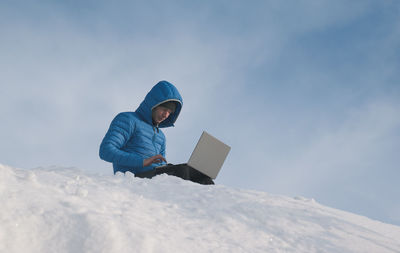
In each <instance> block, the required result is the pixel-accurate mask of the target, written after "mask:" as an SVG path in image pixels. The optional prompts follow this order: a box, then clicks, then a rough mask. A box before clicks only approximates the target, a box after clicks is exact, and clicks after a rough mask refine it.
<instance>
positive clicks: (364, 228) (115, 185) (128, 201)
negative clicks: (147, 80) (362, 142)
mask: <svg viewBox="0 0 400 253" xmlns="http://www.w3.org/2000/svg"><path fill="white" fill-rule="evenodd" d="M0 201H1V208H0V252H74V253H75V252H192V253H193V252H340V253H343V252H363V253H364V252H377V253H382V252H400V227H398V226H394V225H389V224H384V223H381V222H378V221H374V220H370V219H368V218H366V217H361V216H357V215H354V214H351V213H347V212H343V211H339V210H336V209H332V208H329V207H325V206H322V205H320V204H318V203H316V202H315V201H313V200H308V199H304V198H289V197H284V196H275V195H270V194H268V193H264V192H257V191H249V190H242V189H233V188H229V187H226V186H222V185H216V186H203V185H198V184H194V183H192V182H188V181H184V180H181V179H179V178H175V177H170V176H166V175H162V176H158V177H156V178H154V179H152V180H148V179H138V178H135V177H133V175H132V174H130V173H127V174H126V175H123V174H119V175H116V176H112V175H89V174H85V173H84V172H82V171H81V170H78V169H74V168H61V167H50V168H37V169H33V170H22V169H16V168H11V167H8V166H4V165H0Z"/></svg>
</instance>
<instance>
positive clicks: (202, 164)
mask: <svg viewBox="0 0 400 253" xmlns="http://www.w3.org/2000/svg"><path fill="white" fill-rule="evenodd" d="M230 150H231V147H229V146H228V145H226V144H225V143H223V142H222V141H220V140H218V139H217V138H215V137H214V136H212V135H210V134H209V133H207V132H206V131H204V132H203V133H202V134H201V137H200V139H199V141H198V142H197V145H196V147H195V148H194V150H193V152H192V155H191V156H190V159H189V161H188V163H187V164H188V165H189V166H190V167H192V168H194V169H196V170H198V171H200V172H201V173H203V174H206V175H207V176H209V177H211V178H212V179H215V178H216V177H217V175H218V173H219V171H220V170H221V168H222V165H223V164H224V162H225V159H226V157H227V156H228V153H229V151H230Z"/></svg>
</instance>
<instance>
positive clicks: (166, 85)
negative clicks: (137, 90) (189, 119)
mask: <svg viewBox="0 0 400 253" xmlns="http://www.w3.org/2000/svg"><path fill="white" fill-rule="evenodd" d="M167 101H175V102H176V109H175V112H174V113H172V114H171V115H169V117H168V118H167V119H166V120H164V121H163V122H161V123H160V124H159V125H158V127H160V128H163V127H171V126H174V123H175V121H176V120H177V119H178V116H179V113H180V112H181V109H182V105H183V100H182V97H181V95H180V94H179V91H178V89H177V88H176V87H175V86H174V85H173V84H172V83H170V82H167V81H161V82H158V83H157V84H156V85H155V86H154V87H153V88H152V89H151V90H150V91H149V93H147V95H146V97H145V98H144V100H143V102H142V103H141V104H140V105H139V107H138V108H137V110H136V113H138V114H139V115H140V117H141V118H142V119H143V120H144V121H145V122H147V123H149V124H150V125H153V119H152V110H153V109H154V108H155V107H157V106H158V105H160V104H162V103H165V102H167Z"/></svg>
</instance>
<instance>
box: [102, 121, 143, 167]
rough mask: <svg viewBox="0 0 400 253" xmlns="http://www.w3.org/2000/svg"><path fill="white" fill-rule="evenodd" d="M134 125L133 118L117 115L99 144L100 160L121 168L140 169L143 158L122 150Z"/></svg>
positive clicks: (130, 135)
mask: <svg viewBox="0 0 400 253" xmlns="http://www.w3.org/2000/svg"><path fill="white" fill-rule="evenodd" d="M135 125H136V120H135V119H134V118H132V117H129V116H128V115H127V114H124V113H120V114H118V115H117V116H116V117H115V118H114V119H113V121H112V122H111V125H110V128H109V129H108V131H107V133H106V135H105V136H104V138H103V141H102V142H101V144H100V150H99V155H100V158H101V159H103V160H104V161H107V162H111V163H115V164H118V165H122V166H129V167H133V168H142V167H143V158H142V157H141V156H140V155H138V154H135V153H128V152H126V151H124V150H122V148H123V147H124V146H125V144H126V143H127V142H128V140H129V139H130V138H131V137H132V134H133V133H134V130H135Z"/></svg>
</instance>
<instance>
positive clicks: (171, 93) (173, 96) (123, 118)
mask: <svg viewBox="0 0 400 253" xmlns="http://www.w3.org/2000/svg"><path fill="white" fill-rule="evenodd" d="M167 101H175V102H176V105H177V106H176V109H175V112H174V113H172V114H171V115H170V116H169V117H168V118H167V119H166V120H164V121H163V122H161V123H160V124H159V125H158V126H155V125H153V120H152V109H153V108H155V107H157V106H158V105H160V104H162V103H164V102H167ZM182 104H183V103H182V97H181V95H180V94H179V92H178V90H177V89H176V87H175V86H174V85H173V84H171V83H169V82H167V81H161V82H159V83H157V84H156V85H155V86H154V87H153V88H152V89H151V90H150V92H149V93H148V94H147V95H146V97H145V99H144V100H143V102H142V103H141V104H140V105H139V107H138V108H137V110H136V111H135V112H122V113H119V114H118V115H117V116H116V117H115V118H114V119H113V121H112V122H111V125H110V127H109V129H108V131H107V133H106V135H105V136H104V138H103V141H102V142H101V144H100V150H99V155H100V158H101V159H103V160H105V161H107V162H111V163H112V164H113V168H114V173H116V172H117V171H120V172H126V171H130V172H132V173H138V172H143V171H147V170H151V169H153V168H154V167H156V166H159V165H161V164H152V165H151V166H148V167H143V160H144V159H146V158H149V157H151V156H155V155H158V154H161V155H162V156H164V157H165V136H164V133H163V132H162V131H161V129H159V128H164V127H171V126H174V123H175V121H176V120H177V118H178V116H179V113H180V111H181V109H182Z"/></svg>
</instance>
